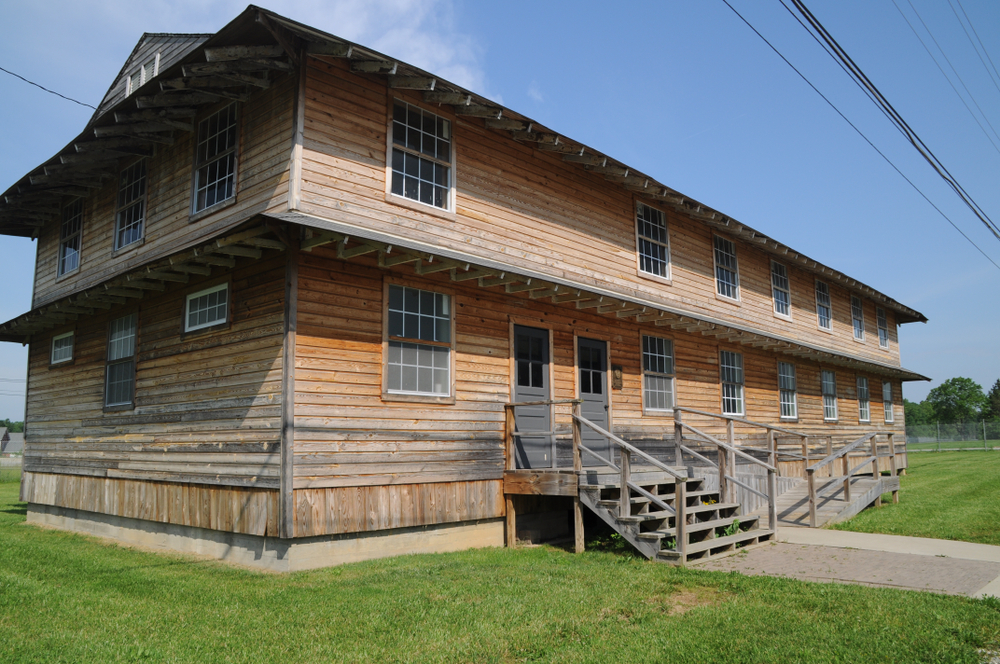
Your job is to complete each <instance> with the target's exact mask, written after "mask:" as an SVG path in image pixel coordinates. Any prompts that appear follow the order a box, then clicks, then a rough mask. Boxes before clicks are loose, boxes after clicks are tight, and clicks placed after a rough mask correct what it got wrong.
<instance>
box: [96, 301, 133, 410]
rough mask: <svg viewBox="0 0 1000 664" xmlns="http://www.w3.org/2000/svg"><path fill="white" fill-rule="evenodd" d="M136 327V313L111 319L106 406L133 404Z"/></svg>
mask: <svg viewBox="0 0 1000 664" xmlns="http://www.w3.org/2000/svg"><path fill="white" fill-rule="evenodd" d="M135 327H136V315H135V314H129V315H128V316H123V317H122V318H117V319H115V320H113V321H111V330H110V333H109V334H108V366H107V375H106V379H105V389H104V405H105V406H108V407H112V406H131V405H132V401H133V399H134V398H135V332H136V330H135Z"/></svg>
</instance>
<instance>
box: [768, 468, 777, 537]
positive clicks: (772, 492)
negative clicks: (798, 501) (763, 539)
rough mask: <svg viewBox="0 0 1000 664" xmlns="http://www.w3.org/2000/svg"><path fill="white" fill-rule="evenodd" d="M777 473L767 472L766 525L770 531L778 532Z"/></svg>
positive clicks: (773, 471)
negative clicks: (769, 527)
mask: <svg viewBox="0 0 1000 664" xmlns="http://www.w3.org/2000/svg"><path fill="white" fill-rule="evenodd" d="M777 475H778V473H777V471H776V470H769V471H767V495H768V501H767V523H768V525H769V526H771V530H773V531H774V532H778V477H777Z"/></svg>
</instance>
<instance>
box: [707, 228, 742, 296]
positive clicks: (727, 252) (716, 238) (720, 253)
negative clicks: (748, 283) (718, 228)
mask: <svg viewBox="0 0 1000 664" xmlns="http://www.w3.org/2000/svg"><path fill="white" fill-rule="evenodd" d="M720 242H726V243H728V244H729V249H726V248H724V247H719V243H720ZM726 256H730V257H732V267H731V268H730V267H729V266H728V265H721V264H720V263H719V258H720V257H723V258H724V257H726ZM712 264H713V268H714V271H715V295H716V297H719V298H721V299H723V300H729V301H730V302H739V301H740V263H739V260H738V259H737V257H736V243H735V242H734V241H732V240H730V239H729V238H725V237H722V236H721V235H713V236H712ZM720 271H725V272H731V273H732V275H733V283H732V289H733V290H734V291H735V295H726V294H725V293H723V292H722V288H723V286H724V285H725V286H726V287H727V288H728V287H729V286H730V284H729V283H728V282H723V281H722V279H721V278H720Z"/></svg>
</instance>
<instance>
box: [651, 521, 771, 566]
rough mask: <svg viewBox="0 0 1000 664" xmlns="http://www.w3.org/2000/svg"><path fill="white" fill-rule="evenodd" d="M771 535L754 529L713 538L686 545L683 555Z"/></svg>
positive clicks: (667, 555) (668, 554) (666, 553)
mask: <svg viewBox="0 0 1000 664" xmlns="http://www.w3.org/2000/svg"><path fill="white" fill-rule="evenodd" d="M772 534H773V531H771V530H764V529H762V528H754V529H752V530H747V531H746V532H740V533H737V534H736V535H729V536H728V537H715V538H712V539H707V540H705V541H703V542H694V543H689V544H688V545H687V550H686V551H685V553H686V554H687V555H688V556H690V555H691V554H692V553H701V552H702V551H709V550H711V549H718V548H721V547H726V546H729V545H732V544H741V543H743V542H747V541H749V540H753V539H757V538H761V537H770V536H771V535H772ZM660 556H663V557H664V558H667V559H671V558H676V557H677V553H676V552H674V551H663V552H661V553H660Z"/></svg>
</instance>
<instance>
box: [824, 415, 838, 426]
mask: <svg viewBox="0 0 1000 664" xmlns="http://www.w3.org/2000/svg"><path fill="white" fill-rule="evenodd" d="M823 421H824V422H828V423H831V424H836V423H837V422H839V421H840V420H839V419H833V420H828V419H826V418H825V417H824V418H823Z"/></svg>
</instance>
